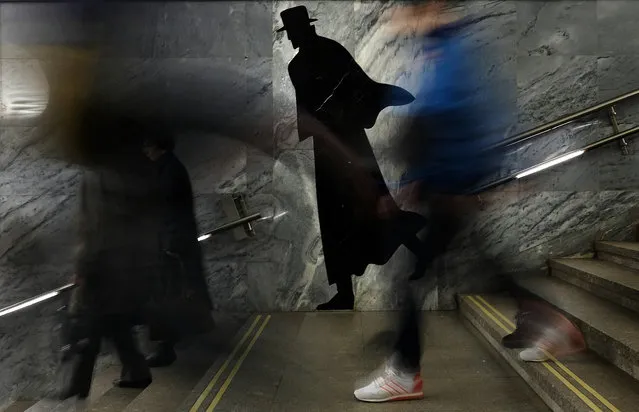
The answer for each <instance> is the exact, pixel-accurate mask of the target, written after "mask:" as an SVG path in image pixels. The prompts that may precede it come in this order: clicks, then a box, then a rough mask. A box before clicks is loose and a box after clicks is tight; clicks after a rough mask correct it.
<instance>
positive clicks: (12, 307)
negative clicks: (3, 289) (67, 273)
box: [0, 283, 76, 317]
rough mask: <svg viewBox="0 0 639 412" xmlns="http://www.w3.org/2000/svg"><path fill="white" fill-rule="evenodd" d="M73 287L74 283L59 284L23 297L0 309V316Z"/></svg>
mask: <svg viewBox="0 0 639 412" xmlns="http://www.w3.org/2000/svg"><path fill="white" fill-rule="evenodd" d="M75 287H76V284H75V283H68V284H66V285H64V286H60V287H59V288H56V289H53V290H50V291H48V292H45V293H43V294H41V295H38V296H34V297H32V298H28V299H25V300H23V301H21V302H18V303H14V304H13V305H9V306H7V307H5V308H3V309H0V317H2V316H5V315H8V314H10V313H13V312H17V311H19V310H22V309H24V308H27V307H29V306H33V305H35V304H37V303H40V302H44V301H46V300H49V299H51V298H54V297H56V296H58V295H59V294H61V293H63V292H67V291H69V290H71V289H73V288H75Z"/></svg>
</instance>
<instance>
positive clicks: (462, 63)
mask: <svg viewBox="0 0 639 412" xmlns="http://www.w3.org/2000/svg"><path fill="white" fill-rule="evenodd" d="M447 3H448V2H443V1H428V2H421V3H420V4H410V5H406V6H404V7H401V8H400V9H398V10H394V13H393V17H392V20H391V22H392V23H393V26H394V27H395V28H396V29H397V30H398V31H400V32H402V31H406V32H409V33H411V32H412V33H415V32H416V33H418V35H419V36H420V37H421V39H422V40H423V47H424V50H425V51H426V55H427V59H428V62H429V63H430V64H432V65H433V67H432V70H430V71H429V72H428V73H427V75H426V76H425V77H424V78H423V79H422V81H421V85H420V88H419V90H418V93H417V95H416V100H415V102H414V103H412V105H411V107H410V115H409V117H408V119H407V121H406V122H405V129H404V130H403V131H402V133H401V134H400V136H399V139H398V142H397V153H398V156H399V157H400V159H401V160H402V161H403V162H404V163H405V164H406V167H407V171H406V172H405V174H404V175H403V178H402V181H401V185H400V190H399V193H398V195H397V196H396V201H398V202H399V203H400V204H401V205H402V206H406V205H409V204H411V203H413V204H414V203H418V202H426V203H427V205H428V208H429V217H430V219H429V221H430V223H429V225H428V229H427V234H426V237H425V239H424V242H423V244H424V248H423V251H422V254H421V256H420V258H419V259H418V261H417V267H416V269H415V272H414V273H413V275H412V276H411V279H417V278H420V277H422V276H423V274H424V272H425V270H426V269H428V268H429V267H430V266H431V263H432V262H433V261H434V260H435V259H436V258H437V257H439V256H441V255H443V254H444V253H445V252H446V250H447V248H448V246H449V244H450V242H451V241H452V240H453V238H454V237H455V236H456V235H457V233H459V230H460V229H461V227H462V225H463V224H464V223H465V222H467V221H468V219H472V217H473V215H474V213H475V211H476V210H477V206H478V201H477V197H476V196H473V195H472V192H473V189H474V188H476V187H477V186H478V185H479V184H480V183H481V182H482V181H484V180H486V179H487V178H488V177H489V176H491V175H493V174H494V173H496V172H497V171H498V170H499V168H500V166H501V160H502V157H503V153H502V151H501V150H499V149H495V146H496V144H497V143H499V141H500V140H502V139H503V137H504V131H505V130H504V129H505V128H504V125H507V123H508V121H507V120H508V119H505V118H504V114H505V113H506V112H502V111H501V110H500V108H499V105H498V104H497V102H498V99H497V97H496V96H495V95H494V94H493V93H492V91H491V90H490V88H489V87H487V85H486V84H485V82H483V81H482V80H481V79H480V78H479V76H478V74H479V72H480V69H479V64H478V61H477V60H476V59H475V57H476V55H475V54H474V50H472V48H471V47H470V44H469V42H468V41H466V38H467V35H468V33H469V32H471V31H472V29H473V19H472V18H471V17H461V16H459V15H458V14H456V13H455V10H454V9H453V8H451V7H450V4H447ZM390 201H391V199H390V198H387V199H383V200H381V201H380V203H379V208H378V210H379V213H380V214H382V215H384V214H386V213H388V210H389V209H388V208H387V204H388V203H390ZM405 295H406V300H405V302H406V305H405V308H404V310H403V315H402V322H401V329H400V333H399V336H398V339H397V342H396V344H395V348H394V353H393V355H392V356H391V357H390V359H388V360H387V362H386V363H385V364H384V366H383V368H382V370H381V371H378V372H376V374H375V376H374V377H372V378H371V379H370V380H369V381H367V382H365V383H363V384H362V385H361V387H359V388H358V389H356V390H355V393H354V394H355V397H356V398H357V399H359V400H361V401H368V402H385V401H394V400H408V399H419V398H422V397H423V396H424V394H423V390H422V387H423V383H422V379H421V376H420V360H421V344H420V331H419V323H420V319H419V311H418V308H417V305H416V303H415V302H414V298H413V297H412V293H411V290H410V288H409V287H408V284H406V289H405Z"/></svg>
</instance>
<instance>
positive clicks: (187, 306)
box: [143, 128, 212, 367]
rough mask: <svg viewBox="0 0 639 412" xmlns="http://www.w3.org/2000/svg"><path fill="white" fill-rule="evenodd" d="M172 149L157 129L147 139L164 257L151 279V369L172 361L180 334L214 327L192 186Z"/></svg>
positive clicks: (162, 133)
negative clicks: (154, 348)
mask: <svg viewBox="0 0 639 412" xmlns="http://www.w3.org/2000/svg"><path fill="white" fill-rule="evenodd" d="M173 148H174V140H173V138H172V136H170V135H168V134H166V133H164V132H163V131H161V130H160V129H159V128H154V129H153V131H151V132H150V133H147V138H146V139H145V141H144V147H143V151H144V154H145V155H146V156H147V157H148V158H149V159H150V160H151V161H152V166H151V169H152V170H151V173H152V179H153V184H152V190H153V191H154V198H155V202H156V207H157V210H158V218H159V230H160V232H159V239H160V252H161V256H162V267H161V268H160V271H159V272H158V273H156V274H155V275H154V286H153V289H152V296H151V302H152V303H151V310H150V314H149V322H148V323H149V327H150V335H151V336H150V338H151V340H153V341H157V342H158V345H157V349H156V351H155V352H154V353H153V354H151V355H150V356H149V357H148V358H147V361H148V363H149V366H151V367H162V366H168V365H170V364H172V363H173V362H174V361H175V359H176V354H175V349H174V345H175V343H176V342H177V341H178V340H179V339H180V335H181V334H184V333H192V332H198V333H199V332H205V331H208V330H209V329H210V328H211V327H212V319H211V314H210V312H211V310H212V304H211V301H210V298H209V294H208V288H207V284H206V280H205V278H204V268H203V265H202V252H201V249H200V244H199V242H198V239H197V238H198V231H197V222H196V220H195V211H194V206H193V190H192V187H191V180H190V178H189V174H188V172H187V170H186V168H185V167H184V165H183V164H182V162H180V160H179V159H178V158H177V156H176V155H175V154H174V153H173Z"/></svg>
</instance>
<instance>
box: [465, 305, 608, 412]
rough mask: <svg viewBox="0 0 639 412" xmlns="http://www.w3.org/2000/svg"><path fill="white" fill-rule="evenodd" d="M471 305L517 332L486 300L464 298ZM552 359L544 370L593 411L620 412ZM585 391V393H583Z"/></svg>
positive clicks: (510, 330) (501, 324) (506, 327)
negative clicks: (598, 403)
mask: <svg viewBox="0 0 639 412" xmlns="http://www.w3.org/2000/svg"><path fill="white" fill-rule="evenodd" d="M464 299H466V300H467V301H468V302H469V303H470V304H471V305H473V306H475V307H476V308H477V309H479V310H480V311H481V312H482V313H484V314H485V315H486V316H487V317H488V318H489V319H490V320H492V321H493V322H494V323H495V324H496V325H497V326H498V327H500V328H501V329H502V330H503V331H504V332H506V333H507V334H510V333H512V332H513V331H514V330H515V324H514V323H513V322H512V321H511V320H510V319H508V317H507V316H505V315H504V314H503V313H501V312H500V311H499V310H498V309H497V308H495V307H494V306H493V305H491V304H490V303H488V301H486V299H484V298H482V297H481V296H478V295H474V296H464ZM546 354H547V355H548V357H549V358H550V361H547V362H542V363H541V364H542V365H543V367H544V368H546V369H547V370H548V371H549V372H550V373H551V374H552V375H553V376H555V377H556V378H557V380H558V381H559V382H561V383H562V384H563V385H564V386H565V387H566V388H568V389H569V390H570V391H571V392H573V393H574V394H575V395H576V396H577V397H578V398H579V399H581V400H582V401H583V402H584V403H585V404H586V405H587V406H588V407H589V408H590V409H591V410H593V411H595V412H604V410H606V411H608V410H609V411H611V412H620V410H619V409H618V408H617V407H615V406H614V405H613V404H612V403H611V402H610V401H608V400H607V399H606V398H605V397H604V396H603V395H601V394H600V393H599V392H597V391H596V390H595V389H594V388H592V386H590V385H588V384H587V383H586V382H585V381H584V380H583V379H581V378H580V377H579V376H577V375H576V374H575V373H574V372H573V371H571V370H570V369H569V368H568V367H567V366H566V365H564V364H563V363H562V362H560V361H559V360H557V359H556V358H554V357H553V356H552V355H551V354H549V353H546ZM559 370H561V371H563V372H564V373H565V374H566V375H567V376H568V378H566V377H565V376H564V375H563V374H562V373H561V372H560V371H559ZM570 379H572V380H573V381H574V382H575V383H576V384H577V385H578V386H580V388H578V387H577V386H575V385H574V384H573V383H571V382H570ZM582 390H583V391H582ZM584 391H585V392H588V393H589V394H590V395H591V396H592V397H594V398H595V400H594V401H593V399H591V398H590V397H589V396H587V395H586V394H585V393H584ZM597 401H598V402H600V404H601V406H603V407H605V408H606V409H602V408H601V407H600V406H598V405H597V403H596V402H597Z"/></svg>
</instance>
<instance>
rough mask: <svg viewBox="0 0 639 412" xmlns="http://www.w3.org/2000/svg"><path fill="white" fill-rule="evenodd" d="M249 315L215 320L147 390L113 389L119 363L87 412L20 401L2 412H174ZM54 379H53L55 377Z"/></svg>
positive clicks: (106, 373) (98, 385)
mask: <svg viewBox="0 0 639 412" xmlns="http://www.w3.org/2000/svg"><path fill="white" fill-rule="evenodd" d="M246 317H247V315H240V316H236V315H221V314H218V315H216V316H215V320H216V328H215V330H214V331H213V332H211V333H210V334H208V335H203V336H200V337H198V338H196V339H195V338H194V339H193V340H192V341H190V342H184V343H182V344H180V345H178V346H177V348H176V349H177V352H178V360H177V361H176V362H175V363H174V364H173V365H171V366H170V367H168V368H159V369H153V370H152V373H153V383H152V384H151V385H150V386H149V387H147V388H146V389H144V390H135V389H121V388H116V387H113V380H114V379H117V378H118V377H119V374H120V365H119V363H118V362H116V363H115V364H112V365H106V366H105V367H103V368H101V369H100V370H99V371H96V373H95V376H94V378H93V384H92V387H91V394H90V396H89V408H88V409H76V406H77V405H76V403H75V400H74V399H70V400H67V401H64V402H61V401H57V400H52V399H42V400H39V401H34V400H20V401H16V402H14V403H13V404H11V405H9V406H8V407H7V408H5V409H2V408H0V410H2V412H74V411H76V410H77V411H80V410H81V411H82V412H115V411H117V412H175V411H176V410H177V409H178V408H179V407H180V405H181V404H182V403H183V402H184V400H185V399H186V398H187V397H188V396H189V395H190V394H191V392H192V390H193V388H194V387H195V386H196V385H197V383H198V382H199V381H200V380H201V379H202V377H203V376H205V375H206V373H207V372H208V369H209V368H210V367H212V365H214V364H215V363H216V362H217V361H218V360H219V359H220V358H222V359H223V358H225V357H226V355H227V354H228V352H230V351H231V350H232V348H233V346H234V344H235V341H236V340H237V339H238V338H237V336H235V337H234V335H237V334H238V330H239V331H242V325H243V324H244V323H245V321H246ZM52 378H53V377H52Z"/></svg>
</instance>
